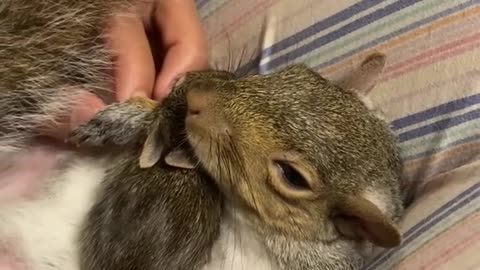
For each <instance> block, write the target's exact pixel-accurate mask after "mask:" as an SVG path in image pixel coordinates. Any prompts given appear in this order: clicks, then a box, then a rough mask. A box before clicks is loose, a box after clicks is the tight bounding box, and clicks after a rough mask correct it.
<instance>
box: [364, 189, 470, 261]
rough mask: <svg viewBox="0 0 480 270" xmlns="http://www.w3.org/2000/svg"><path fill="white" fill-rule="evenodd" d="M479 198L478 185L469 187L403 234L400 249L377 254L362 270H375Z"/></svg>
mask: <svg viewBox="0 0 480 270" xmlns="http://www.w3.org/2000/svg"><path fill="white" fill-rule="evenodd" d="M479 196H480V184H476V185H474V186H472V187H470V188H469V189H467V190H465V191H464V192H462V193H461V194H460V195H458V196H456V197H455V198H454V199H453V200H451V201H449V202H447V203H446V204H444V205H442V206H441V207H440V208H438V209H437V210H435V212H433V213H432V214H431V215H429V216H428V217H425V218H424V219H422V220H421V221H420V222H418V223H417V224H416V225H415V226H413V227H412V228H410V230H408V231H407V232H406V233H405V234H404V240H403V242H402V244H401V246H400V247H398V248H395V249H391V250H386V251H385V252H383V253H381V254H379V255H378V256H377V257H376V258H375V259H373V260H372V261H371V262H370V263H369V264H368V265H366V266H365V267H364V268H363V269H364V270H370V269H375V267H377V266H378V265H380V264H381V263H384V262H385V261H386V260H388V259H389V258H390V257H392V256H393V255H395V254H396V252H398V251H399V250H401V249H402V248H403V247H405V246H406V245H408V244H409V243H411V242H412V241H413V240H415V239H416V238H417V237H418V236H420V235H421V234H422V233H424V232H425V231H427V230H428V229H430V228H431V227H432V226H435V225H436V224H438V223H440V222H441V221H442V220H444V219H445V218H447V217H448V216H450V215H451V214H452V213H454V212H455V211H457V210H458V209H460V208H461V207H464V206H465V205H468V204H469V203H471V202H472V201H473V200H474V199H477V198H478V197H479ZM452 206H453V207H452ZM450 207H451V208H450ZM447 208H450V209H447ZM445 209H447V210H445Z"/></svg>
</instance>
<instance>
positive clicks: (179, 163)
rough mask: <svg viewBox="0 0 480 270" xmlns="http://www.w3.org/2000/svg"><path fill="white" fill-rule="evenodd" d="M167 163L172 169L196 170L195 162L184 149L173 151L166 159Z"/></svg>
mask: <svg viewBox="0 0 480 270" xmlns="http://www.w3.org/2000/svg"><path fill="white" fill-rule="evenodd" d="M165 163H167V165H170V166H172V167H177V168H183V169H194V168H195V162H194V161H193V160H192V158H191V157H190V156H189V155H188V153H187V152H186V151H185V150H184V149H179V150H173V151H172V152H170V153H168V154H167V156H166V157H165Z"/></svg>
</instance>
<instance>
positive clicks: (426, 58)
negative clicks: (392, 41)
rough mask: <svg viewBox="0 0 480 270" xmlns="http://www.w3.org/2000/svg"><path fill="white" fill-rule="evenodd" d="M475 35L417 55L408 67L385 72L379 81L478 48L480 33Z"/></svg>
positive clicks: (387, 79)
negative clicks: (462, 41) (464, 40)
mask: <svg viewBox="0 0 480 270" xmlns="http://www.w3.org/2000/svg"><path fill="white" fill-rule="evenodd" d="M474 37H475V39H473V38H472V39H468V40H467V41H466V42H465V43H459V42H454V43H451V44H448V45H449V46H448V47H447V46H442V47H441V50H440V48H439V49H438V50H432V51H430V52H429V53H428V55H424V54H422V55H420V56H416V57H414V58H412V59H409V60H408V61H411V63H410V64H409V65H407V68H404V69H400V70H399V71H397V72H393V73H390V74H388V73H386V74H385V75H386V76H384V77H383V78H382V79H380V80H379V82H385V81H389V80H391V79H394V78H396V77H399V76H400V75H403V74H405V73H408V72H412V71H415V70H418V69H420V68H421V67H424V66H426V65H430V64H434V63H436V62H440V61H442V60H445V59H447V58H451V57H453V56H456V55H459V54H462V53H466V52H468V51H471V50H474V49H476V48H478V47H479V45H480V39H479V38H480V34H477V35H474ZM452 45H453V46H452ZM397 69H399V68H397ZM387 74H388V75H387Z"/></svg>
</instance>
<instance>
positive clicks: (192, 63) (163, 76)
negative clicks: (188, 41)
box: [153, 46, 208, 100]
mask: <svg viewBox="0 0 480 270" xmlns="http://www.w3.org/2000/svg"><path fill="white" fill-rule="evenodd" d="M189 49H190V48H188V47H187V48H186V47H183V46H175V47H172V48H171V49H170V50H168V53H167V55H166V57H165V59H164V62H163V65H162V69H161V71H160V74H159V75H158V77H157V80H156V83H155V89H154V93H153V97H154V99H156V100H162V99H163V98H165V97H166V96H167V95H168V94H169V93H170V92H171V91H172V88H173V86H174V84H175V82H176V80H177V79H179V78H180V77H181V76H182V75H183V74H184V73H186V72H188V71H195V70H203V69H205V68H207V67H208V61H207V60H206V57H203V56H198V55H199V54H197V53H195V52H193V53H189ZM190 50H191V49H190Z"/></svg>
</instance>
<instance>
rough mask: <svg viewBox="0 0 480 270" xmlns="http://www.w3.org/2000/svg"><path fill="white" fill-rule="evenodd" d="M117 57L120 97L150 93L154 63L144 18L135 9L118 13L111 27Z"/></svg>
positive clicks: (120, 98)
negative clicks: (126, 12) (128, 12)
mask: <svg viewBox="0 0 480 270" xmlns="http://www.w3.org/2000/svg"><path fill="white" fill-rule="evenodd" d="M108 33H109V44H110V46H111V48H112V49H113V51H114V53H115V56H116V60H115V85H116V86H115V88H116V97H117V100H118V101H125V100H127V99H129V98H130V97H134V96H145V97H151V94H152V91H153V86H154V82H155V65H154V61H153V58H152V53H151V50H150V45H149V42H148V39H147V35H146V33H145V29H144V26H143V23H142V20H141V18H140V17H139V16H137V15H136V13H133V12H132V13H131V14H129V15H124V14H123V15H118V16H116V17H115V18H114V19H113V21H112V23H111V25H110V27H109V28H108Z"/></svg>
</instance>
